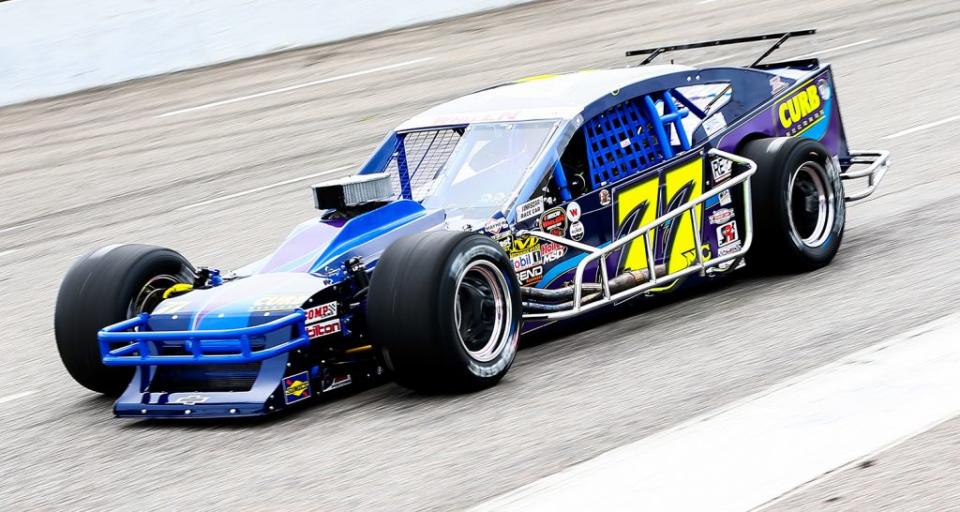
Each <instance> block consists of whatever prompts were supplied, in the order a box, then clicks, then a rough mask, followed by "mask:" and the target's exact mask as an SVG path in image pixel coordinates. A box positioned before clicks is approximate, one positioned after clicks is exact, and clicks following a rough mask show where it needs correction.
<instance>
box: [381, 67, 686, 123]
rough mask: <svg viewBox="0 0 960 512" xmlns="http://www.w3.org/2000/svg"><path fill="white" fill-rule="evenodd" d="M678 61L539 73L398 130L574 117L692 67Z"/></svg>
mask: <svg viewBox="0 0 960 512" xmlns="http://www.w3.org/2000/svg"><path fill="white" fill-rule="evenodd" d="M692 69H693V68H691V67H688V66H679V65H672V64H671V65H659V66H641V67H633V68H622V69H602V70H590V71H579V72H576V73H565V74H559V75H541V76H535V77H530V78H525V79H523V80H518V81H516V82H513V83H509V84H506V85H500V86H497V87H491V88H489V89H485V90H482V91H478V92H475V93H473V94H468V95H466V96H461V97H460V98H457V99H454V100H450V101H448V102H446V103H441V104H440V105H437V106H435V107H433V108H431V109H429V110H427V111H425V112H423V113H421V114H418V115H416V116H414V117H413V118H411V119H409V120H407V121H406V122H405V123H403V124H402V125H400V126H399V127H398V128H397V129H398V130H409V129H413V128H424V127H429V126H448V125H462V124H470V123H479V122H497V121H526V120H534V119H558V118H559V119H571V118H573V117H576V116H577V115H578V114H579V113H580V112H582V111H583V109H584V108H585V107H586V106H587V105H589V104H590V103H592V102H594V101H596V100H597V99H599V98H601V97H603V96H604V95H607V94H611V93H616V92H617V91H619V90H620V89H621V88H623V87H626V86H628V85H630V84H634V83H637V82H639V81H642V80H646V79H649V78H654V77H658V76H662V75H665V74H668V73H674V72H680V71H689V70H692Z"/></svg>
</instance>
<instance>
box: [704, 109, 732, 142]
mask: <svg viewBox="0 0 960 512" xmlns="http://www.w3.org/2000/svg"><path fill="white" fill-rule="evenodd" d="M702 126H703V131H705V132H707V137H711V136H713V134H714V133H717V132H719V131H720V130H722V129H724V128H726V127H727V118H725V117H723V113H722V112H717V113H716V114H714V115H712V116H710V117H708V118H706V119H704V120H703V125H702Z"/></svg>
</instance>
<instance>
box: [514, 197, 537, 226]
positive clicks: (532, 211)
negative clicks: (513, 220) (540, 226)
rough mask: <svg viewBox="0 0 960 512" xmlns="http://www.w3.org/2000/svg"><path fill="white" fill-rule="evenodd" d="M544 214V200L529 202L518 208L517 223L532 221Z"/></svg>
mask: <svg viewBox="0 0 960 512" xmlns="http://www.w3.org/2000/svg"><path fill="white" fill-rule="evenodd" d="M541 213H543V198H542V197H538V198H536V199H533V200H530V201H527V202H526V203H523V204H521V205H520V206H518V207H517V222H521V221H524V220H527V219H532V218H534V217H536V216H538V215H540V214H541Z"/></svg>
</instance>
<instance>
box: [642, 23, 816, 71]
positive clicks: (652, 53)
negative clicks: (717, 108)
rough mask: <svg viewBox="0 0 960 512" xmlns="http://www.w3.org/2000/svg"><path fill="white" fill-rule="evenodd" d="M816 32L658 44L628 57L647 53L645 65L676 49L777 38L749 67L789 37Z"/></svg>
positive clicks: (757, 62) (813, 30) (758, 64)
mask: <svg viewBox="0 0 960 512" xmlns="http://www.w3.org/2000/svg"><path fill="white" fill-rule="evenodd" d="M816 33H817V29H808V30H795V31H791V32H777V33H774V34H761V35H757V36H745V37H733V38H730V39H716V40H714V41H702V42H699V43H687V44H677V45H673V46H658V47H655V48H644V49H641V50H630V51H628V52H627V57H634V56H637V55H646V56H647V58H645V59H643V62H641V63H640V64H638V66H644V65H646V64H649V63H651V62H653V59H655V58H657V57H658V56H660V55H662V54H664V53H666V52H672V51H676V50H692V49H694V48H710V47H713V46H723V45H728V44H740V43H753V42H756V41H768V40H771V39H776V42H775V43H773V46H771V47H770V48H767V50H766V51H765V52H763V54H762V55H760V56H759V57H757V59H756V60H755V61H753V64H750V66H749V67H751V68H754V67H761V66H762V65H761V64H760V62H762V61H763V59H765V58H767V57H769V56H770V54H771V53H773V52H774V51H776V50H777V48H780V47H781V46H782V45H783V43H785V42H786V41H787V39H790V38H791V37H793V36H812V35H813V34H816Z"/></svg>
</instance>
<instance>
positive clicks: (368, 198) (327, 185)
mask: <svg viewBox="0 0 960 512" xmlns="http://www.w3.org/2000/svg"><path fill="white" fill-rule="evenodd" d="M395 195H396V194H395V193H394V192H393V185H392V184H391V182H390V175H389V174H387V173H376V174H358V175H356V176H348V177H346V178H339V179H335V180H330V181H324V182H322V183H317V184H316V185H314V186H313V204H314V206H316V207H317V209H320V210H331V209H333V210H345V209H349V208H355V207H357V206H361V205H365V204H369V203H386V202H389V201H392V200H393V199H394V196H395Z"/></svg>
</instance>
